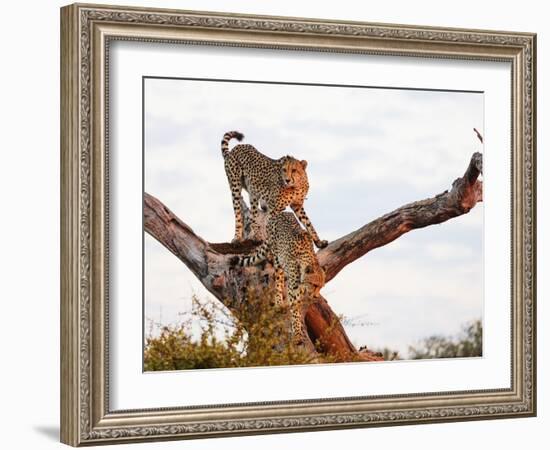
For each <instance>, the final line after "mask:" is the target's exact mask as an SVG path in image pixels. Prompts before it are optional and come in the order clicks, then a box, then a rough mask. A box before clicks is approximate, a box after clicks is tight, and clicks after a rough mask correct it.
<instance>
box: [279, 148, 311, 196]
mask: <svg viewBox="0 0 550 450" xmlns="http://www.w3.org/2000/svg"><path fill="white" fill-rule="evenodd" d="M306 167H307V161H306V160H302V161H300V160H297V159H295V158H293V157H292V156H286V157H285V158H284V160H283V166H282V168H281V176H282V178H283V182H284V184H285V186H286V187H291V188H300V187H305V188H306V189H307V187H309V184H308V179H307V174H306Z"/></svg>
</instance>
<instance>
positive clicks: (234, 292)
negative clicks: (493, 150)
mask: <svg viewBox="0 0 550 450" xmlns="http://www.w3.org/2000/svg"><path fill="white" fill-rule="evenodd" d="M481 173H482V156H481V154H480V153H474V154H473V155H472V158H471V160H470V163H469V165H468V168H467V169H466V172H465V173H464V175H463V176H462V177H461V178H457V179H456V180H455V181H454V182H453V184H452V188H451V189H450V190H448V191H445V192H443V193H441V194H439V195H436V196H435V197H432V198H428V199H425V200H420V201H416V202H413V203H409V204H407V205H404V206H402V207H400V208H398V209H396V210H395V211H392V212H390V213H388V214H386V215H384V216H382V217H379V218H378V219H375V220H373V221H372V222H369V223H367V224H366V225H364V226H363V227H361V228H359V229H358V230H355V231H353V232H351V233H349V234H347V235H345V236H342V237H341V238H339V239H337V240H335V241H333V242H331V243H329V245H328V246H327V247H326V248H324V249H322V250H320V251H319V252H318V253H317V256H318V258H319V262H320V264H321V266H322V267H323V269H324V270H325V272H326V281H327V283H328V282H330V280H332V279H333V278H334V277H335V276H336V275H338V273H339V272H340V271H341V270H342V269H343V268H344V267H345V266H347V265H348V264H350V263H352V262H353V261H355V260H357V259H358V258H361V257H362V256H363V255H365V254H366V253H368V252H369V251H371V250H373V249H375V248H378V247H382V246H384V245H386V244H388V243H390V242H392V241H394V240H395V239H397V238H398V237H400V236H402V235H403V234H405V233H407V232H409V231H411V230H414V229H418V228H423V227H427V226H429V225H434V224H439V223H442V222H445V221H447V220H449V219H452V218H453V217H458V216H461V215H462V214H466V213H468V212H469V211H470V210H471V209H472V208H473V207H474V206H475V205H476V204H477V202H480V201H482V192H483V185H482V181H481V180H478V177H479V175H480V174H481ZM243 211H244V214H245V224H246V227H245V237H246V236H249V233H250V217H249V215H248V214H249V211H248V208H247V207H246V205H244V202H243ZM144 218H145V221H144V222H145V230H146V231H147V233H149V234H150V235H151V236H153V237H154V238H155V239H156V240H157V241H159V242H160V243H161V244H162V245H164V246H165V247H166V248H167V249H168V250H170V251H171V252H172V253H173V254H174V255H175V256H177V257H178V258H179V259H180V260H181V261H182V262H183V263H184V264H185V265H186V266H187V267H188V268H189V269H190V270H191V271H192V272H193V274H194V275H195V276H196V277H197V278H198V279H199V280H200V281H201V283H202V284H203V285H204V287H205V288H206V289H207V290H208V291H209V292H210V293H211V294H212V295H213V296H214V297H215V298H216V299H218V300H219V301H220V302H221V303H222V304H223V305H225V306H226V307H227V308H228V309H229V311H231V312H232V313H233V314H238V311H239V310H242V308H241V307H242V305H243V302H245V301H246V295H247V289H249V288H250V287H252V288H254V287H258V288H261V287H265V286H269V285H271V283H272V280H273V277H272V275H273V267H272V266H270V265H269V264H268V265H265V266H264V267H250V268H245V269H241V268H232V267H231V266H230V259H231V257H232V256H233V255H235V254H242V253H248V252H250V251H252V250H253V249H254V247H255V246H256V245H258V244H259V243H258V242H255V241H250V240H247V241H244V242H243V243H240V244H238V245H236V244H230V243H223V244H215V243H209V242H207V241H206V240H204V239H203V238H202V237H200V236H198V235H197V234H196V233H195V232H194V231H193V230H192V229H191V228H190V227H189V226H188V225H187V224H186V223H184V222H183V221H182V220H181V219H179V218H178V217H176V216H175V215H174V214H173V213H172V212H171V211H170V210H169V209H168V208H167V207H166V206H164V204H163V203H162V202H161V201H160V200H158V199H156V198H155V197H153V196H152V195H150V194H147V193H146V194H145V200H144ZM260 220H263V221H264V222H265V216H263V217H261V218H260ZM264 226H265V224H264ZM237 319H238V317H237ZM305 322H306V326H307V330H308V334H309V336H310V338H311V339H312V341H315V340H317V339H320V340H321V342H322V348H321V351H322V352H325V353H327V354H337V355H339V357H346V355H347V356H355V357H357V356H360V357H361V358H363V359H365V360H377V359H378V360H379V359H381V358H380V357H379V356H378V355H375V354H373V353H370V352H361V354H360V353H359V352H358V350H357V349H356V348H355V347H354V346H353V344H352V343H351V341H350V339H349V338H348V336H347V334H346V332H345V330H344V328H343V326H342V325H341V324H340V322H339V320H338V317H337V315H336V314H335V313H334V312H333V311H332V309H331V308H330V306H329V304H328V302H327V300H326V299H325V298H323V297H320V298H319V299H317V300H316V301H315V302H313V303H312V304H311V305H310V306H309V308H308V310H307V313H306V316H305Z"/></svg>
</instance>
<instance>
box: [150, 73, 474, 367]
mask: <svg viewBox="0 0 550 450" xmlns="http://www.w3.org/2000/svg"><path fill="white" fill-rule="evenodd" d="M483 114H484V97H483V93H482V92H477V91H450V90H426V89H411V88H401V89H400V88H386V87H384V86H353V85H318V84H303V83H302V84H300V83H270V82H258V81H247V80H212V79H177V78H158V77H144V78H143V130H144V131H143V133H144V134H143V167H144V174H143V189H144V194H143V195H144V236H143V237H144V241H143V245H144V261H143V273H144V277H143V280H144V297H143V339H144V342H143V369H144V371H159V370H160V371H169V370H184V369H217V368H236V367H261V366H281V365H283V366H284V365H295V364H329V363H373V362H388V361H402V360H418V359H434V358H475V357H482V356H483V346H482V342H483V333H482V331H483V203H482V178H483V175H482V148H483V125H484V115H483Z"/></svg>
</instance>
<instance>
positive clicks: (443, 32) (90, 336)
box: [60, 4, 536, 446]
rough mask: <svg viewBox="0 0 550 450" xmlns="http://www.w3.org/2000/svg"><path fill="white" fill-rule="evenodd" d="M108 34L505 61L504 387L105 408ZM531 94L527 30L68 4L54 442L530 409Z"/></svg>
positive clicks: (470, 416)
mask: <svg viewBox="0 0 550 450" xmlns="http://www.w3.org/2000/svg"><path fill="white" fill-rule="evenodd" d="M114 42H135V43H139V42H142V43H155V44H159V45H183V46H185V45H204V46H213V47H216V48H218V47H219V48H220V49H224V48H242V49H262V50H264V51H265V52H267V53H266V54H268V55H271V54H275V53H273V52H277V51H283V50H284V51H286V50H291V51H293V52H295V56H294V57H295V58H299V57H300V54H302V53H304V52H313V53H315V52H317V53H323V54H336V55H345V54H352V55H357V56H361V55H364V56H367V55H381V56H385V57H395V58H397V57H410V58H413V59H415V61H417V62H418V61H420V62H422V61H426V62H428V61H430V60H449V61H461V62H463V63H464V64H468V63H473V62H476V61H489V62H502V63H506V64H509V67H510V80H511V83H510V89H509V95H510V102H511V107H510V110H511V114H510V116H511V117H510V125H511V126H510V135H511V139H510V149H509V152H508V155H509V159H510V162H511V163H510V184H509V186H508V188H509V192H510V198H511V201H510V209H509V213H510V233H509V236H510V239H509V243H510V248H511V252H510V272H509V273H510V286H509V289H510V298H508V299H505V300H506V302H508V301H509V308H508V307H507V306H506V308H505V309H507V310H509V319H510V320H509V324H510V327H509V329H510V358H509V366H508V367H509V370H508V372H507V374H506V375H507V376H509V379H510V383H509V386H507V387H504V388H503V387H498V388H491V387H488V388H484V389H466V390H464V389H461V390H450V391H444V390H439V391H430V390H426V391H423V392H420V393H419V392H415V391H411V392H406V393H396V394H391V395H367V396H365V395H352V396H340V397H331V398H307V399H303V398H285V399H284V400H280V401H271V400H270V401H265V400H262V399H258V401H255V402H250V401H244V400H243V401H234V402H230V403H224V402H218V403H217V404H206V405H177V406H158V407H144V408H137V409H133V408H130V409H113V408H112V407H111V400H112V398H113V392H112V389H113V385H112V381H113V380H114V378H113V376H112V374H111V373H110V366H111V365H112V359H113V357H114V356H113V355H112V354H111V352H110V344H111V343H112V342H111V341H112V337H111V333H112V332H113V322H110V318H112V317H113V316H114V314H113V311H112V307H110V303H109V299H110V295H109V291H110V288H111V285H112V284H113V283H114V282H116V276H117V273H113V272H112V271H111V270H110V258H112V257H113V254H112V249H113V242H112V241H111V239H110V233H109V227H110V208H111V206H112V205H111V203H110V196H109V192H110V186H111V184H112V183H114V182H116V180H114V179H113V177H114V176H115V175H116V171H114V170H113V166H112V164H111V160H110V158H111V157H112V156H113V155H112V154H111V153H110V148H109V138H110V136H111V135H112V134H113V133H114V132H115V131H116V130H113V129H112V127H113V126H116V124H112V123H111V122H110V110H109V101H110V96H111V95H113V92H112V91H111V89H112V86H111V84H110V81H111V80H110V79H109V68H110V64H113V63H114V62H113V59H112V58H113V54H112V52H111V45H112V44H113V43H114ZM115 63H116V62H115ZM137 94H140V93H136V95H137ZM535 99H536V35H534V34H532V33H518V32H503V31H487V30H467V29H448V28H434V27H421V26H409V25H389V24H374V23H361V22H341V21H329V20H317V19H303V18H288V17H269V16H251V15H244V14H229V13H212V12H196V11H177V10H165V9H155V8H151V9H149V8H147V9H145V8H132V7H118V6H107V5H102V6H100V5H86V4H74V5H70V6H66V7H64V8H62V9H61V280H60V281H61V380H60V381H61V441H62V442H64V443H66V444H69V445H72V446H82V445H97V444H114V443H124V442H139V441H151V440H167V439H194V438H205V437H220V436H234V435H249V434H262V433H280V432H299V431H315V430H327V429H342V428H355V427H369V426H386V425H404V424H422V423H435V422H448V421H463V420H481V419H497V418H507V417H531V416H534V415H536V100H535ZM136 133H138V134H140V133H139V132H137V131H136ZM138 153H139V152H138ZM504 304H505V305H508V303H504ZM291 369H292V368H290V369H289V370H291ZM271 370H275V369H271ZM255 373H256V374H258V373H259V372H255Z"/></svg>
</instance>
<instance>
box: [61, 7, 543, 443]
mask: <svg viewBox="0 0 550 450" xmlns="http://www.w3.org/2000/svg"><path fill="white" fill-rule="evenodd" d="M535 69H536V36H535V35H534V34H532V33H517V32H513V33H512V32H503V31H486V30H465V29H447V28H431V27H422V26H408V25H407V26H405V25H385V24H372V23H360V22H336V21H328V20H316V19H298V18H286V17H266V16H261V17H260V16H250V15H242V14H228V13H210V12H196V11H175V10H162V9H143V8H130V7H114V6H113V7H111V6H96V5H93V6H92V5H82V4H75V5H70V6H66V7H64V8H62V9H61V93H62V97H61V111H62V113H61V177H62V180H61V181H62V183H61V184H62V191H61V205H62V211H61V228H62V229H61V233H62V247H61V264H62V270H61V274H62V275H61V319H62V320H61V327H62V328H61V355H62V358H61V359H62V360H61V368H62V371H61V440H62V442H64V443H66V444H70V445H73V446H80V445H91V444H108V443H122V442H137V441H146V440H162V439H190V438H199V437H201V438H203V437H216V436H231V435H243V434H259V433H276V432H297V431H314V430H326V429H337V428H346V427H347V428H351V427H368V426H382V425H401V424H421V423H433V422H444V421H459V420H476V419H496V418H504V417H528V416H533V415H535V414H536V348H535V342H536V339H535V330H536V316H535V313H536V309H535V299H536V295H535V286H536V279H535V278H536V267H535V264H536V211H535V199H536V186H535V179H536V174H535V171H536V153H535V150H536V148H535V147H536V114H535V87H536V71H535Z"/></svg>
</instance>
